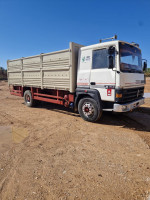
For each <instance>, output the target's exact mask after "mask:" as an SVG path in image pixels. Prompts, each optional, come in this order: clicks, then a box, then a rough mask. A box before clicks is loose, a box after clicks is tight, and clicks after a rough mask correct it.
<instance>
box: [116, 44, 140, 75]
mask: <svg viewBox="0 0 150 200" xmlns="http://www.w3.org/2000/svg"><path fill="white" fill-rule="evenodd" d="M119 49H120V70H121V71H122V72H129V73H142V72H143V70H142V59H141V51H140V50H139V49H138V48H136V47H134V46H132V45H129V44H125V43H123V42H121V43H119Z"/></svg>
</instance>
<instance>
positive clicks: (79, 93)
mask: <svg viewBox="0 0 150 200" xmlns="http://www.w3.org/2000/svg"><path fill="white" fill-rule="evenodd" d="M86 97H88V98H92V99H94V100H95V101H96V102H97V105H98V106H99V108H100V107H101V103H100V102H101V96H100V93H99V91H98V90H96V89H85V88H77V89H76V97H75V111H78V103H79V101H80V100H81V99H83V98H86Z"/></svg>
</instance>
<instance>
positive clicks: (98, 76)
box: [7, 36, 147, 122]
mask: <svg viewBox="0 0 150 200" xmlns="http://www.w3.org/2000/svg"><path fill="white" fill-rule="evenodd" d="M108 39H109V40H108V41H105V42H104V41H103V40H100V42H99V43H98V44H94V45H90V46H83V45H80V44H76V43H74V42H70V44H69V48H68V49H65V50H61V51H55V52H51V53H41V54H40V55H36V56H30V57H22V58H20V59H15V60H8V61H7V73H8V74H7V75H8V85H9V89H10V93H11V94H12V95H17V96H20V97H24V102H25V105H27V106H28V107H32V106H34V105H35V102H37V101H45V102H50V103H55V104H59V105H62V106H65V107H69V108H71V109H73V111H74V112H79V114H80V116H81V117H82V118H83V119H84V120H86V121H89V122H96V121H98V120H99V119H100V118H101V116H102V112H103V111H111V112H129V111H132V110H133V109H135V108H137V107H139V106H140V105H142V104H144V97H143V95H144V83H145V77H144V71H145V70H146V68H147V62H146V61H144V62H142V56H141V49H140V48H139V45H138V44H136V43H133V42H132V43H128V42H124V41H121V40H117V38H116V36H114V37H112V38H108Z"/></svg>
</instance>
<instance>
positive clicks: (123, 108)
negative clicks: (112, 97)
mask: <svg viewBox="0 0 150 200" xmlns="http://www.w3.org/2000/svg"><path fill="white" fill-rule="evenodd" d="M142 104H144V98H141V99H139V100H136V101H133V102H131V103H125V104H117V103H115V104H114V108H113V111H114V112H128V111H131V110H133V109H135V108H137V107H139V106H141V105H142Z"/></svg>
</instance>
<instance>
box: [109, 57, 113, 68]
mask: <svg viewBox="0 0 150 200" xmlns="http://www.w3.org/2000/svg"><path fill="white" fill-rule="evenodd" d="M113 68H114V58H113V56H109V69H113Z"/></svg>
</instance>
